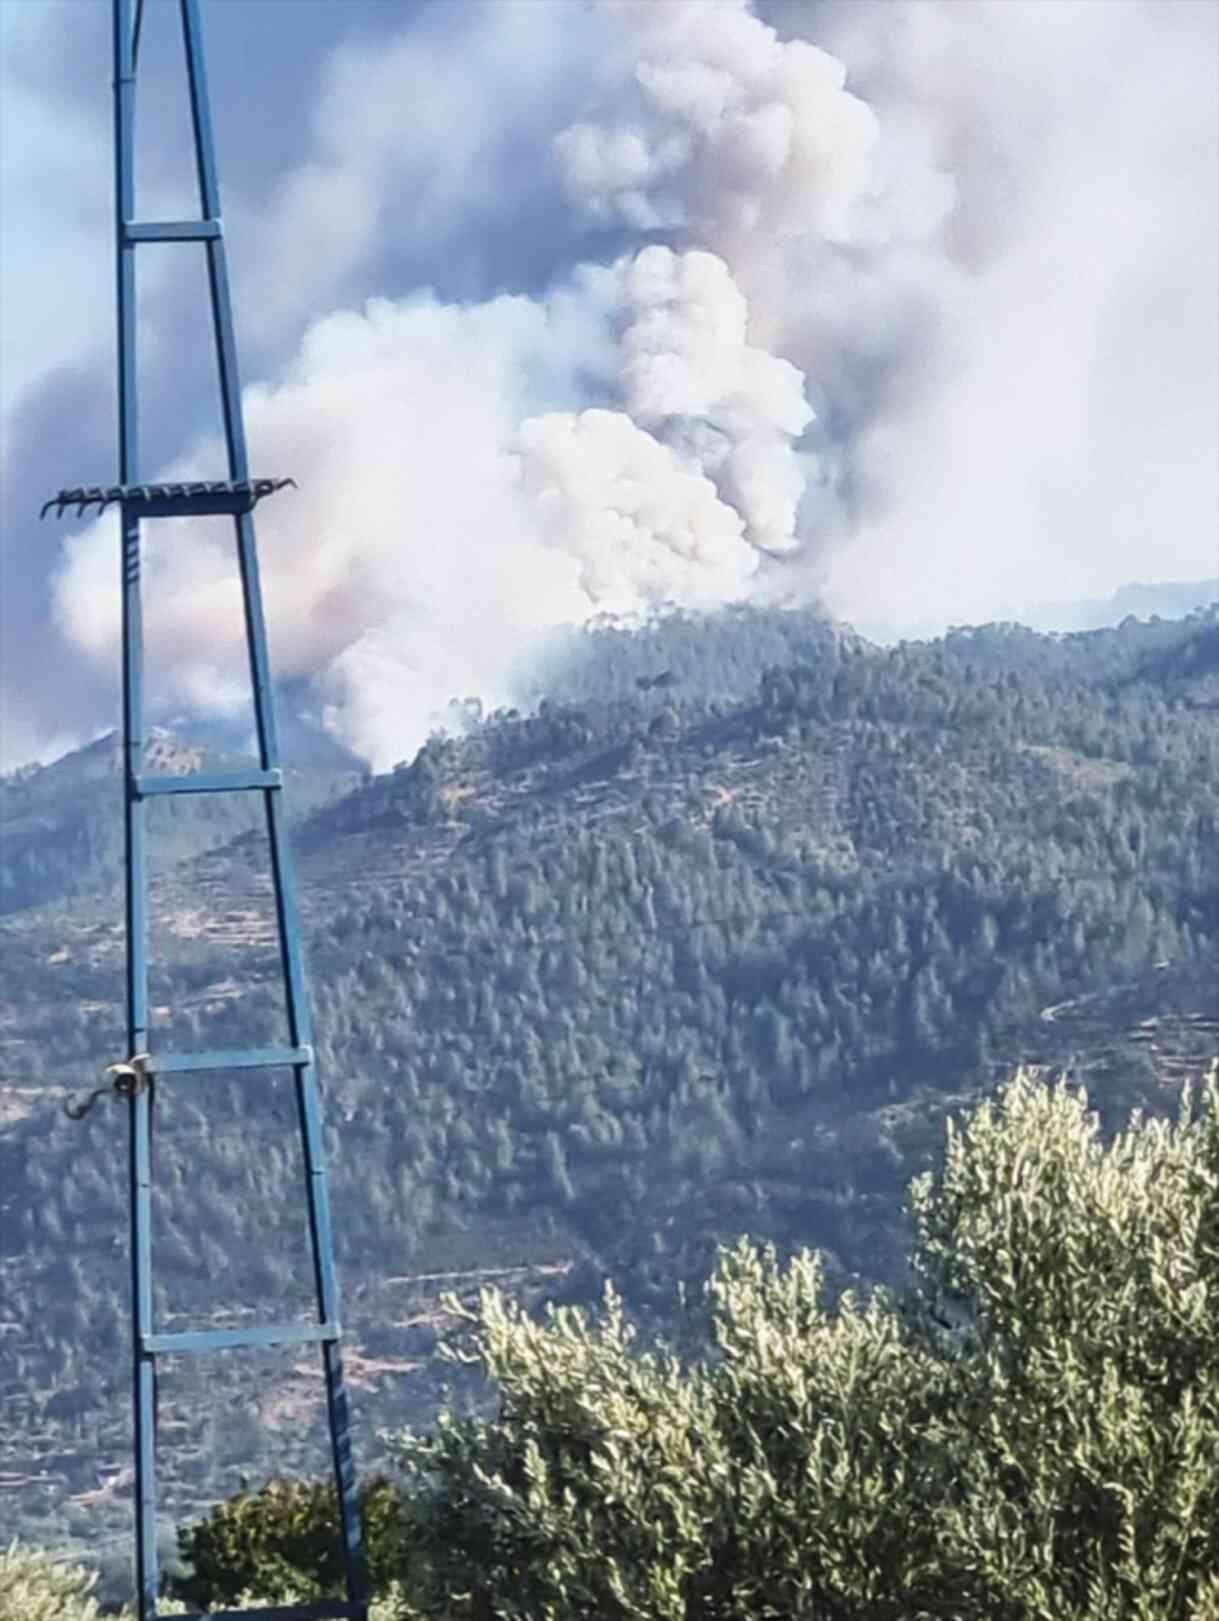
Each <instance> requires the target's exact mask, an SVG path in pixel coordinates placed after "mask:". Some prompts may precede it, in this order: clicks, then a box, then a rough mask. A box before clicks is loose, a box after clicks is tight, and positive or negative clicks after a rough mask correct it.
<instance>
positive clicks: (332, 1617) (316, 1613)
mask: <svg viewBox="0 0 1219 1621" xmlns="http://www.w3.org/2000/svg"><path fill="white" fill-rule="evenodd" d="M367 1613H368V1612H367V1610H366V1609H365V1607H364V1606H363V1605H362V1604H348V1603H347V1602H346V1601H345V1600H343V1599H337V1598H336V1599H323V1600H322V1601H321V1602H320V1603H318V1604H280V1605H277V1606H276V1607H275V1609H273V1610H195V1611H193V1612H192V1613H191V1614H190V1615H178V1616H175V1617H174V1618H173V1621H248V1618H249V1617H250V1616H257V1615H260V1616H264V1617H266V1618H267V1621H345V1618H348V1617H353V1618H354V1621H363V1618H364V1616H365V1615H366V1614H367ZM150 1621H157V1618H156V1616H155V1615H153V1616H152V1617H150ZM167 1621H168V1618H167Z"/></svg>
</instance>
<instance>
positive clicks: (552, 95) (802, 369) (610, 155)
mask: <svg viewBox="0 0 1219 1621" xmlns="http://www.w3.org/2000/svg"><path fill="white" fill-rule="evenodd" d="M1217 52H1219V9H1217V8H1215V7H1214V6H1212V5H1211V4H1209V0H1198V3H1196V4H1195V3H1194V0H1174V3H1173V4H1172V5H1164V4H1156V3H1154V0H1153V3H1149V4H1143V3H1142V0H1079V3H1077V0H1046V3H1045V4H1042V3H1040V0H993V3H992V0H974V3H973V4H971V5H968V6H966V5H963V4H960V3H959V0H902V3H901V4H896V5H895V4H893V3H892V0H849V3H845V0H844V3H838V0H829V3H826V0H821V3H819V4H815V5H813V4H801V5H794V4H782V3H778V0H775V3H772V4H769V5H762V4H759V5H758V6H757V7H751V6H750V5H749V4H747V3H746V0H666V3H665V4H664V5H663V6H661V5H656V4H654V3H650V0H598V3H594V4H591V5H582V4H577V3H575V0H564V3H561V4H550V5H545V6H539V5H533V4H530V3H528V0H525V3H523V4H515V3H513V0H499V3H497V4H492V5H466V4H446V5H442V6H440V7H432V8H423V9H422V10H421V11H420V13H419V14H418V16H412V17H411V18H410V19H409V22H408V25H407V26H405V27H404V28H402V29H401V31H400V32H399V33H398V34H397V35H395V36H394V37H392V38H388V39H387V38H385V37H383V36H378V37H371V36H368V37H365V36H359V37H353V38H352V39H350V40H345V41H343V42H341V43H340V44H339V45H337V46H336V47H334V48H333V50H332V51H331V54H330V56H329V57H328V59H327V63H326V69H325V72H324V73H323V75H322V82H321V90H320V93H319V96H318V99H317V104H316V106H315V108H314V109H313V113H312V121H311V125H310V143H309V149H308V151H307V152H306V153H304V154H302V156H303V159H304V161H302V162H301V163H300V164H299V166H296V167H293V168H289V169H288V170H286V171H282V172H280V173H278V174H277V175H276V176H275V177H274V178H273V179H272V180H270V181H269V182H268V184H267V186H266V187H264V188H263V191H262V192H261V193H260V192H259V190H258V188H257V187H252V188H250V189H248V190H247V189H240V188H239V189H238V193H237V196H238V201H237V205H236V206H235V207H233V206H231V207H230V208H229V210H228V213H229V220H230V223H229V235H230V238H232V239H234V241H235V242H236V241H238V240H243V233H244V241H245V243H246V246H244V247H243V248H242V250H241V252H240V255H239V260H238V263H239V265H240V267H241V268H240V270H239V280H238V287H237V293H238V298H239V300H240V301H241V303H240V307H241V308H242V310H243V311H244V312H245V313H244V314H243V317H242V327H243V338H248V341H249V343H250V344H251V345H252V350H253V353H254V355H255V357H256V360H257V361H258V364H259V371H260V373H261V375H262V377H263V378H264V381H263V382H261V383H259V384H257V385H254V386H251V387H250V388H249V389H248V390H247V409H248V426H249V430H250V436H251V441H252V447H253V452H254V456H253V460H254V464H255V466H256V468H257V469H259V470H265V471H267V472H271V473H279V472H292V473H294V474H295V475H296V476H297V478H298V480H299V482H300V484H301V491H300V493H299V494H297V495H294V494H286V495H282V496H280V497H278V498H277V499H276V501H275V502H269V503H267V504H266V505H265V507H263V508H260V513H259V537H260V547H261V554H262V557H263V562H264V569H265V573H266V592H267V601H268V609H269V613H270V616H271V621H272V635H273V653H274V657H275V661H276V667H277V671H278V672H280V673H282V674H283V675H284V676H293V677H297V678H300V677H304V678H307V679H310V680H311V681H312V682H313V683H314V684H315V686H316V688H317V690H318V693H319V695H320V697H321V699H322V700H323V701H324V703H325V704H326V705H327V706H328V715H329V718H330V721H331V724H332V725H333V726H334V727H335V729H336V731H338V732H339V733H340V734H341V735H342V736H343V737H344V739H345V740H346V741H348V742H349V743H351V744H352V746H354V747H355V748H357V749H358V750H359V751H361V752H362V753H364V754H365V755H366V756H368V757H369V758H370V759H371V760H372V761H373V762H374V764H377V765H385V764H387V763H391V762H392V761H393V760H395V759H398V758H401V757H402V756H403V755H405V754H407V753H408V752H409V751H410V750H411V749H412V748H413V747H414V746H416V745H417V744H418V743H419V742H420V741H422V739H423V738H424V737H425V736H426V734H427V731H428V730H429V728H430V727H431V726H432V724H433V723H434V720H435V717H436V716H437V715H438V713H439V712H440V711H441V710H442V709H443V707H444V705H445V703H446V701H447V700H448V699H449V698H450V697H453V696H465V695H473V694H478V695H480V696H481V697H483V698H484V700H485V701H488V702H491V703H495V702H502V701H510V700H511V699H513V697H514V696H515V695H516V694H517V691H518V690H519V686H518V684H519V682H520V680H521V672H522V669H523V667H524V665H523V659H522V655H523V654H526V653H527V650H528V649H529V648H530V647H531V646H536V645H537V643H538V641H539V639H541V638H544V637H545V635H546V634H547V633H548V632H550V631H552V630H554V629H556V628H557V627H560V626H565V625H570V624H578V623H580V622H582V621H583V620H585V619H587V618H589V617H590V616H592V615H594V614H598V613H604V612H609V613H613V614H616V615H621V616H624V617H628V618H629V617H632V616H641V615H647V614H649V613H651V612H654V611H656V610H658V609H661V608H663V607H664V606H666V605H668V604H675V605H680V606H683V607H691V608H705V609H713V608H715V607H717V606H719V605H722V604H725V603H729V602H735V601H742V600H749V599H754V600H766V601H770V602H784V601H790V602H798V601H807V600H809V599H810V598H814V597H820V598H821V599H822V600H823V601H825V602H826V603H827V604H828V606H829V607H830V608H831V610H832V611H834V612H836V613H838V614H840V615H841V616H843V617H846V618H851V619H853V620H854V621H855V622H856V623H859V624H860V625H861V628H864V629H868V628H874V627H877V626H881V625H884V624H888V625H899V626H900V625H902V624H913V623H921V624H925V623H927V622H933V623H938V624H941V625H947V624H949V623H954V622H961V621H966V620H978V619H985V618H992V617H996V616H1003V617H1011V616H1013V615H1014V614H1015V613H1016V612H1018V610H1019V606H1020V605H1021V604H1022V603H1025V602H1029V601H1045V600H1047V598H1049V597H1051V596H1056V595H1061V596H1063V597H1066V596H1072V595H1074V596H1089V595H1092V596H1097V595H1102V594H1104V593H1105V592H1107V591H1109V590H1112V589H1113V588H1114V587H1115V586H1117V585H1119V584H1121V583H1122V582H1123V581H1124V580H1126V579H1130V578H1133V577H1142V578H1148V577H1150V578H1159V579H1173V578H1186V577H1195V578H1196V577H1199V576H1202V575H1208V574H1211V573H1213V572H1214V566H1215V565H1214V548H1215V535H1216V532H1217V531H1219V510H1217V505H1219V465H1217V453H1219V380H1217V376H1216V366H1217V359H1219V332H1217V331H1216V303H1217V295H1216V288H1217V287H1219V255H1217V252H1216V238H1217V235H1219V227H1217V224H1216V199H1217V198H1219V175H1217V174H1216V151H1217V149H1219V139H1217V130H1216V125H1217V122H1219V119H1217V113H1216V95H1215V67H1216V55H1217ZM221 69H222V64H220V63H216V64H215V66H214V69H213V78H215V77H216V75H217V73H219V72H220V71H221ZM357 91H358V93H355V92H357ZM221 157H222V162H223V161H224V158H225V154H224V151H223V149H222V152H221ZM225 178H226V180H227V179H228V178H229V177H228V171H227V170H226V171H225ZM227 194H228V193H227V189H226V195H227ZM514 216H515V217H517V218H519V220H520V221H522V222H523V224H522V225H521V226H520V229H519V232H518V235H519V238H520V240H519V241H518V240H517V238H516V237H514V236H513V234H512V221H513V219H514ZM289 226H293V227H294V230H295V234H294V235H293V236H292V237H291V238H290V237H289V234H288V230H287V228H288V227H289ZM310 233H312V234H310ZM424 237H426V238H428V239H430V240H431V241H433V242H434V243H437V244H439V247H438V249H437V264H436V266H435V267H434V269H435V271H436V273H435V274H433V273H431V272H430V270H429V267H428V265H427V263H426V260H425V259H424V258H423V257H421V256H420V254H419V252H418V250H417V249H416V248H415V247H414V246H413V244H415V243H416V242H417V241H419V240H420V239H422V238H424ZM476 238H478V239H481V240H482V241H483V242H484V251H485V242H486V241H494V242H498V243H499V244H500V247H501V249H502V258H503V265H504V271H503V274H502V276H501V278H500V280H499V286H500V287H501V288H503V287H505V286H507V287H510V288H513V290H512V291H509V292H504V291H499V292H498V293H497V292H495V291H494V290H493V289H494V285H495V276H494V274H490V285H489V287H488V272H487V270H486V265H485V263H484V262H483V261H482V260H480V259H479V252H480V250H479V248H478V246H477V243H476V240H475V239H476ZM289 240H292V241H294V242H295V243H296V246H295V248H294V250H293V256H292V258H291V259H289V257H288V256H287V254H286V250H285V246H284V244H285V243H286V242H287V241H289ZM302 240H303V241H306V242H307V245H308V251H307V252H305V253H304V254H303V255H302V254H301V251H300V246H299V244H300V242H301V241H302ZM543 243H544V245H545V246H544V251H543V247H542V246H541V244H543ZM394 244H398V246H397V247H394V246H393V245H394ZM403 244H406V245H409V246H403ZM387 253H389V254H391V255H396V257H393V265H394V268H393V270H392V272H391V271H390V270H389V269H387V268H386V267H387V265H388V264H389V263H390V260H387V259H386V257H385V255H386V254H387ZM463 255H464V258H463ZM442 259H443V261H444V263H443V266H441V263H440V261H441V260H442ZM454 260H456V261H457V264H458V265H460V264H462V263H465V264H467V265H468V266H474V265H475V264H476V262H477V264H478V265H479V266H481V268H480V269H479V272H478V273H477V274H476V273H475V270H474V269H473V268H470V269H469V271H468V274H469V280H468V282H467V281H463V279H462V274H461V272H460V270H459V269H457V268H455V266H454V263H453V261H454ZM442 269H443V274H441V273H440V271H441V270H442ZM378 281H380V282H381V285H382V289H383V291H385V290H392V289H396V288H398V287H401V286H402V285H403V282H404V281H405V283H406V284H407V285H408V286H409V287H412V288H413V290H412V291H409V292H407V293H406V296H397V297H378V298H373V299H367V298H365V297H363V293H364V292H367V291H369V290H371V289H373V288H375V287H376V286H377V284H378ZM429 284H430V287H432V288H435V290H434V291H433V290H429ZM467 286H468V288H469V289H470V290H469V291H468V292H467V291H463V289H464V288H466V287H467ZM218 454H219V447H218V445H217V444H216V442H215V441H214V439H212V438H211V437H210V436H208V435H207V434H200V433H199V432H198V430H197V429H194V430H192V431H191V432H190V433H189V434H188V435H187V436H186V437H185V438H184V439H183V440H182V441H181V442H180V448H178V449H176V450H174V451H173V452H171V453H169V454H167V455H166V457H165V459H164V464H163V466H162V467H161V468H159V471H163V472H164V473H165V475H166V476H176V477H185V476H215V475H216V474H217V472H218V471H219V465H218ZM101 476H103V477H104V476H105V475H104V474H103V475H101ZM148 537H149V554H150V555H149V579H150V586H151V587H152V589H153V590H155V593H156V594H155V596H154V597H153V599H152V600H154V601H155V602H156V604H157V613H156V616H155V622H154V623H153V624H151V625H150V639H151V649H152V653H153V657H154V668H155V671H156V677H157V679H158V681H159V682H160V683H161V687H162V690H163V691H164V692H165V694H166V698H167V701H168V702H169V703H172V704H177V705H181V704H189V705H196V706H202V707H212V708H217V707H224V706H229V707H235V706H236V705H237V704H239V702H240V701H241V699H242V696H243V694H244V679H243V677H242V674H241V665H240V657H239V655H240V616H239V613H238V611H237V597H236V584H235V579H234V576H233V570H232V559H231V555H230V553H231V544H230V539H229V531H228V528H227V526H224V525H215V524H207V523H196V524H193V525H191V524H182V525H178V524H174V525H169V524H165V525H158V526H150V529H149V531H148ZM115 544H116V539H115V526H114V523H113V520H106V521H103V522H100V523H96V524H93V525H90V526H87V527H85V528H83V529H81V530H79V531H78V532H77V533H75V534H73V535H72V536H70V537H69V538H68V539H67V540H66V541H65V544H64V547H63V550H62V553H61V555H60V559H59V562H58V564H57V568H56V573H55V578H54V581H53V586H52V592H51V595H52V596H53V610H52V612H53V626H47V627H46V629H47V630H48V631H49V632H50V633H52V634H55V633H57V634H59V635H60V636H61V637H62V638H63V639H64V641H65V643H66V644H67V646H68V647H69V648H71V649H72V651H73V656H75V657H77V658H81V657H83V658H85V659H87V660H89V661H92V662H93V663H94V664H95V666H96V667H97V668H98V669H99V670H101V669H108V668H111V667H112V666H113V663H114V659H115V654H116V647H117V636H118V607H119V604H118V601H117V593H116V591H115V587H114V572H115V570H114V556H115ZM45 594H46V593H45V592H44V595H45ZM9 668H10V665H9V662H8V661H7V660H6V665H5V682H6V687H8V686H9V685H10V676H9ZM34 673H35V674H36V672H34ZM28 684H29V681H28V680H27V678H25V677H23V678H22V681H21V682H20V683H17V684H14V685H15V686H24V685H28ZM18 696H20V694H18Z"/></svg>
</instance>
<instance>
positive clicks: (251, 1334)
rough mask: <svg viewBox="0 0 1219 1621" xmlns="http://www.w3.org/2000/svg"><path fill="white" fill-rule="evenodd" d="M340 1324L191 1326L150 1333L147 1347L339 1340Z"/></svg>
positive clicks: (160, 1351) (162, 1350)
mask: <svg viewBox="0 0 1219 1621" xmlns="http://www.w3.org/2000/svg"><path fill="white" fill-rule="evenodd" d="M341 1333H342V1329H341V1328H340V1327H339V1325H338V1323H268V1324H263V1325H255V1326H251V1327H250V1328H208V1329H199V1330H194V1329H188V1330H184V1331H183V1332H182V1333H180V1334H149V1335H148V1337H147V1338H146V1339H145V1341H144V1349H145V1350H146V1351H150V1352H152V1353H153V1354H154V1355H155V1356H170V1355H176V1354H177V1353H178V1352H179V1351H223V1350H227V1349H228V1348H230V1347H232V1346H239V1345H257V1346H266V1345H316V1344H320V1343H322V1342H323V1341H325V1340H337V1339H338V1337H339V1335H340V1334H341Z"/></svg>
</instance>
